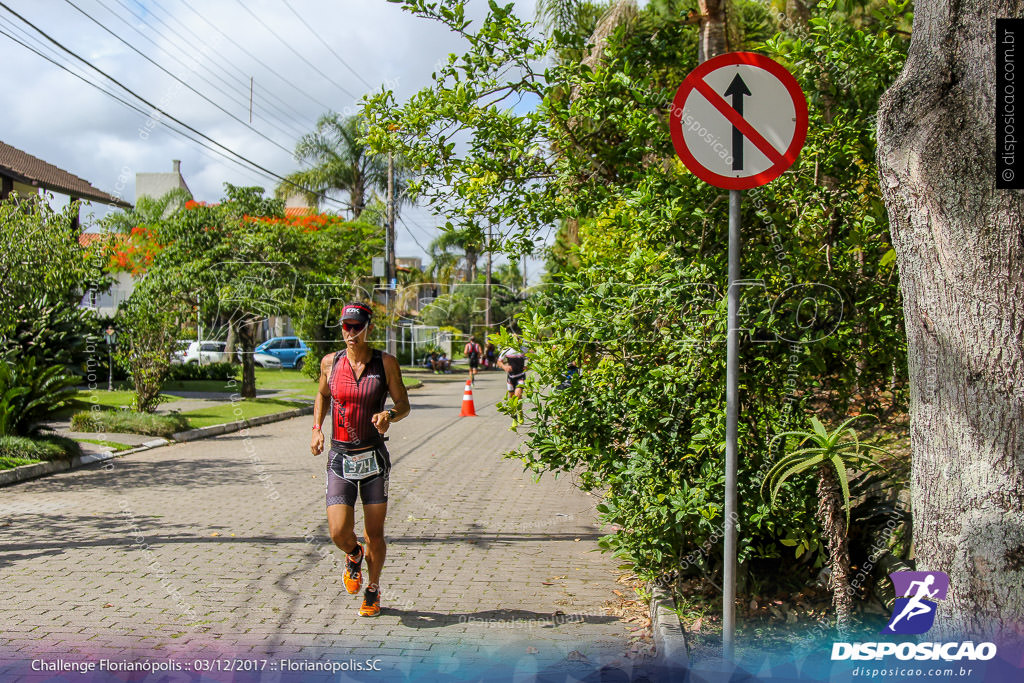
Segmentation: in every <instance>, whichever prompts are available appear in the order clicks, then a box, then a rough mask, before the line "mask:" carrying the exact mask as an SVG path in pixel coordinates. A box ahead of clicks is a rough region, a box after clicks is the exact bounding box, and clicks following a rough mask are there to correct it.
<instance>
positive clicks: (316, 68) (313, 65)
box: [235, 0, 359, 100]
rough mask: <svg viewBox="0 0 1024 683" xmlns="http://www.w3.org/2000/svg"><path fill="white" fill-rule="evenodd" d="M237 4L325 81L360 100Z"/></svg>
mask: <svg viewBox="0 0 1024 683" xmlns="http://www.w3.org/2000/svg"><path fill="white" fill-rule="evenodd" d="M235 2H237V3H238V6H239V7H241V8H242V9H244V10H245V11H246V12H248V13H249V16H251V17H252V18H253V19H255V20H256V21H258V22H259V23H260V26H262V27H263V28H265V29H267V31H268V32H269V33H270V35H272V36H274V37H275V38H277V41H278V42H279V43H281V44H282V45H284V46H285V47H286V48H288V49H289V50H291V52H292V54H294V55H295V56H296V57H298V58H299V59H301V60H302V61H303V62H305V63H306V64H307V65H308V66H309V68H311V69H313V71H316V72H317V73H318V74H320V75H321V76H323V77H324V79H326V80H327V82H328V83H330V84H332V85H333V86H334V87H335V88H337V89H338V90H340V91H341V92H343V93H345V94H346V95H348V96H349V97H351V98H352V99H353V100H358V99H359V98H358V97H357V96H356V95H354V94H353V93H352V92H351V91H350V90H349V89H348V88H346V87H345V86H343V85H341V84H340V83H338V82H337V81H335V80H334V79H333V78H331V77H330V76H328V75H327V74H325V73H324V72H323V71H321V70H320V68H319V67H318V66H317V65H316V64H314V63H313V62H311V61H309V60H308V59H306V58H305V57H303V56H302V54H301V53H299V51H298V50H296V49H295V48H294V47H292V46H291V45H289V44H288V41H286V40H285V39H284V38H282V37H281V36H279V35H278V34H277V33H275V32H274V29H272V28H270V27H269V26H267V23H266V22H265V21H263V20H262V19H260V17H259V15H258V14H256V13H255V12H253V11H252V10H251V9H249V8H248V7H246V6H245V4H244V3H242V0H235Z"/></svg>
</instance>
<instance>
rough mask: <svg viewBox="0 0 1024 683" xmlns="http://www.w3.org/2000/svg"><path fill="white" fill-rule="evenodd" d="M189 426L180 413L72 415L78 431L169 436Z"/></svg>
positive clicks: (73, 428)
mask: <svg viewBox="0 0 1024 683" xmlns="http://www.w3.org/2000/svg"><path fill="white" fill-rule="evenodd" d="M188 428H189V424H188V420H187V419H186V418H185V417H183V416H182V415H181V414H180V413H171V414H170V415H156V414H150V413H135V412H131V411H127V410H87V411H84V412H81V413H75V414H74V415H72V416H71V429H72V430H73V431H76V432H110V433H114V434H147V435H150V436H164V437H168V436H170V435H172V434H174V433H175V432H180V431H184V430H186V429H188Z"/></svg>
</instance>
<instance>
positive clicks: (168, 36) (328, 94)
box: [0, 0, 535, 255]
mask: <svg viewBox="0 0 1024 683" xmlns="http://www.w3.org/2000/svg"><path fill="white" fill-rule="evenodd" d="M242 1H243V2H245V4H246V6H247V7H249V8H251V9H252V10H253V12H255V13H256V14H257V15H258V16H259V17H260V18H261V19H262V20H263V21H264V22H265V23H266V24H267V25H269V26H270V27H271V28H273V30H274V31H275V33H276V34H277V35H279V36H280V37H281V38H282V39H283V40H284V41H285V42H286V43H287V45H290V46H291V47H292V48H294V49H295V50H296V51H298V52H299V53H300V54H302V55H303V56H304V57H305V58H306V59H308V60H309V61H311V62H313V63H314V64H316V65H317V67H318V68H319V69H320V70H322V71H323V72H325V73H326V74H327V75H328V76H329V77H330V78H331V80H334V81H337V82H338V83H339V84H341V85H342V86H344V87H345V88H346V89H347V90H349V91H351V92H352V93H354V94H355V95H360V96H361V95H362V94H364V93H365V92H367V91H368V90H370V89H369V88H367V87H366V85H365V84H364V83H363V82H361V80H360V79H359V78H358V77H357V76H356V75H354V74H353V73H352V72H351V71H350V70H349V69H348V68H346V67H345V66H344V65H343V64H342V63H341V62H339V61H338V59H337V58H336V57H335V56H334V55H332V54H331V52H330V51H329V50H328V49H327V48H325V47H324V45H323V44H322V43H321V42H320V41H319V40H318V39H317V38H316V37H315V36H313V35H312V34H311V33H310V31H309V30H308V29H307V28H306V27H305V26H303V25H302V23H301V22H300V21H299V20H298V19H296V17H295V16H294V15H293V14H292V13H291V11H290V10H289V9H288V7H287V6H285V4H284V3H283V2H279V1H274V2H271V1H270V0H256V1H252V0H242ZM73 2H75V4H77V5H78V6H79V7H81V8H82V9H83V10H84V11H86V12H88V13H89V14H90V15H92V16H93V17H95V18H96V19H97V20H99V21H100V22H101V23H103V24H104V25H105V26H106V27H108V28H109V29H110V30H111V31H114V32H115V33H117V34H118V35H119V36H121V37H122V38H124V39H125V40H127V41H128V42H130V43H132V44H133V45H135V46H136V47H137V48H139V49H140V50H141V51H142V52H144V53H146V54H147V55H149V56H150V57H151V58H152V59H154V60H155V61H156V62H158V63H159V64H160V65H161V66H163V67H164V68H166V69H167V70H169V71H171V72H173V73H175V74H177V75H178V76H179V77H181V78H182V80H184V81H185V82H187V83H188V84H189V85H190V86H192V87H194V88H195V89H196V90H199V91H200V92H202V93H203V94H205V95H206V96H207V97H209V98H210V99H213V100H214V101H216V102H218V103H220V104H221V105H222V106H223V107H224V108H225V109H227V110H228V111H230V112H231V113H232V114H234V115H235V116H237V117H238V118H241V119H243V120H244V121H248V115H249V113H248V91H249V81H248V78H247V76H250V75H251V76H253V77H254V79H255V95H256V102H257V112H256V114H257V116H258V117H261V118H262V119H264V120H262V121H261V120H260V119H259V118H258V119H257V120H256V121H255V125H256V127H257V128H258V129H259V130H260V131H261V132H263V133H264V134H266V135H267V136H268V137H270V138H272V139H273V140H275V141H276V142H277V143H279V144H280V145H282V146H283V147H284V148H285V150H291V149H293V147H294V144H295V140H296V139H297V137H298V135H300V134H302V133H305V132H308V131H309V130H311V129H312V127H313V125H314V122H315V121H316V119H317V117H318V116H319V115H320V114H322V113H323V109H324V108H323V107H322V106H321V105H320V104H317V103H315V102H313V101H312V100H311V99H310V97H307V96H305V95H303V93H306V94H308V95H309V96H311V97H312V98H314V99H316V100H319V102H321V103H322V104H326V105H329V106H330V107H332V108H335V109H337V110H344V109H345V108H346V107H352V106H354V105H355V101H354V100H353V98H352V97H350V96H348V95H346V94H345V93H343V92H341V90H339V89H338V88H337V87H335V86H334V85H332V84H330V83H329V82H327V81H326V80H325V79H324V78H323V77H322V76H321V75H319V74H317V73H316V71H315V70H314V69H312V68H311V67H309V66H308V65H307V64H305V63H304V62H303V61H302V60H301V59H299V58H298V57H296V56H295V54H293V53H292V51H291V50H290V49H289V48H288V47H287V46H286V45H285V44H282V42H280V41H279V40H277V39H276V38H275V37H274V36H272V35H271V34H270V33H268V31H267V30H266V29H265V28H264V27H263V26H261V25H260V24H259V23H258V22H257V21H256V20H255V19H254V18H253V17H252V16H250V15H249V14H248V13H247V12H245V10H244V9H243V8H242V7H241V6H240V4H239V3H238V2H237V1H236V0H160V1H159V2H157V1H156V0H125V5H128V6H129V7H131V8H133V9H134V10H135V11H136V12H137V13H138V14H140V15H141V16H142V19H143V20H144V21H143V20H140V19H138V18H136V17H134V16H132V15H131V14H129V13H128V11H126V10H125V9H124V7H123V6H122V5H121V4H119V3H118V2H117V0H73ZM289 2H290V4H291V5H292V6H293V7H294V8H295V9H296V11H298V12H300V13H301V15H302V17H303V18H304V19H305V20H306V22H308V23H309V24H310V25H311V26H313V27H314V28H315V29H316V31H317V33H318V34H319V36H320V37H321V38H323V39H324V40H325V41H326V42H327V43H328V44H329V45H330V46H331V48H332V49H333V50H334V51H335V52H337V53H338V54H339V55H341V56H342V57H343V58H344V60H345V61H346V62H347V63H348V64H349V65H350V66H351V67H353V68H354V69H357V70H358V71H359V73H360V75H361V76H362V77H363V79H365V80H366V81H367V82H368V83H370V84H371V85H372V86H373V88H372V89H373V90H377V89H378V88H379V87H380V85H381V84H382V83H385V82H387V83H388V85H389V87H390V88H392V89H394V90H395V92H396V95H397V96H398V97H399V99H404V98H407V97H408V96H410V95H411V94H413V93H414V92H416V91H417V90H419V89H420V88H422V87H424V86H426V85H427V84H428V83H429V78H430V73H431V72H432V71H433V70H434V69H435V68H436V65H437V63H438V61H439V60H441V59H444V58H445V57H446V56H447V55H448V53H450V52H457V53H461V52H463V51H464V50H465V43H464V41H462V40H461V39H460V38H458V37H457V36H455V35H453V34H451V33H449V32H448V31H447V30H446V29H445V28H444V27H443V26H441V25H440V24H437V23H432V22H426V21H423V20H419V19H416V18H414V17H412V16H411V15H409V14H407V13H405V12H403V11H402V10H401V8H400V6H399V5H397V4H394V3H390V2H386V1H385V0H289ZM8 4H9V5H10V6H11V7H12V8H13V9H14V10H15V11H16V12H18V13H20V14H22V15H23V16H24V17H25V18H27V19H28V20H30V21H32V22H33V23H35V24H36V25H37V26H38V27H39V28H40V29H42V30H43V31H46V32H47V33H49V34H50V35H51V36H53V38H54V39H56V40H58V41H60V42H61V43H63V44H64V45H65V46H67V47H68V48H69V49H71V50H73V51H75V52H77V53H78V54H80V55H81V56H83V57H84V58H86V59H88V60H90V61H92V62H93V63H94V64H96V66H98V67H99V68H101V69H103V70H104V71H106V72H107V73H109V74H110V75H111V76H113V77H115V78H117V79H118V80H120V81H122V82H123V83H124V84H125V85H127V86H128V87H130V88H132V89H133V90H135V91H136V92H137V93H139V94H140V95H142V96H143V97H145V98H147V99H149V100H150V101H151V102H153V103H157V104H162V105H163V106H164V108H166V110H167V111H168V112H169V113H170V114H172V115H174V116H175V117H177V118H179V119H181V120H182V121H184V122H186V123H188V124H189V125H191V126H193V127H195V128H196V129H198V130H200V131H202V132H203V133H205V134H207V135H209V136H210V137H211V138H214V139H216V140H218V141H220V142H221V143H223V144H224V145H226V146H228V147H230V148H232V149H234V150H236V151H238V152H239V153H241V154H243V155H245V156H246V157H249V158H250V159H252V160H253V161H256V162H257V163H259V164H261V165H263V166H265V167H266V168H269V169H271V170H273V171H274V172H276V173H278V174H280V175H286V174H287V173H290V172H292V171H294V170H296V169H297V167H298V166H297V164H296V163H295V161H294V160H293V159H292V158H291V155H290V154H289V153H288V152H286V151H285V150H282V149H279V148H278V147H276V146H274V145H273V144H271V143H269V142H267V141H266V140H265V139H263V138H261V137H259V136H258V135H256V134H254V133H252V132H251V131H249V130H247V128H246V127H245V126H243V125H242V124H240V123H238V122H235V121H232V120H231V119H230V118H229V117H228V116H226V115H225V114H224V113H223V112H221V111H219V110H218V109H217V108H215V107H213V106H212V105H210V104H209V103H208V102H205V101H203V100H202V99H201V98H200V97H198V96H196V95H194V94H193V93H191V92H189V91H188V90H187V89H184V88H182V87H181V86H180V85H179V84H177V83H176V82H175V81H174V80H173V79H172V78H170V77H169V76H167V75H166V74H164V73H162V72H161V71H160V70H159V69H157V68H156V67H154V66H153V65H152V64H149V63H148V62H146V61H145V60H144V59H143V58H142V57H140V56H139V55H138V54H136V53H134V52H132V51H131V50H130V49H129V48H127V47H125V46H124V45H123V44H122V43H120V42H119V41H117V40H116V39H115V38H114V37H112V36H111V35H110V34H109V33H107V32H105V31H104V30H103V29H102V28H100V27H99V26H97V25H96V24H94V23H93V22H91V21H89V20H88V19H87V18H86V17H84V16H82V15H81V14H80V13H79V12H77V11H76V10H75V9H74V8H73V7H72V6H71V5H70V4H69V3H67V2H65V0H8ZM534 4H535V3H534V0H520V2H519V3H518V6H519V9H520V12H521V13H522V14H524V15H525V16H530V17H532V15H533V9H534ZM104 5H106V6H108V7H110V8H111V9H112V10H114V11H115V12H116V14H117V16H120V17H121V18H123V19H124V20H125V21H127V22H128V24H130V25H131V26H133V27H135V28H137V29H138V31H140V32H141V33H142V34H143V35H145V36H147V37H149V38H150V39H151V40H152V41H153V42H155V43H156V44H157V45H159V46H161V47H162V48H163V49H165V50H166V51H167V52H168V53H170V54H174V55H175V57H176V58H177V59H178V60H181V61H184V62H185V63H186V64H188V65H189V66H194V67H195V69H196V73H188V72H187V71H186V70H185V68H184V67H183V66H182V65H181V64H180V63H179V62H178V61H176V60H175V59H172V58H170V57H168V56H167V54H165V53H164V52H161V51H160V50H158V49H157V48H156V47H154V45H153V43H150V42H147V41H146V40H145V39H144V38H143V37H141V36H140V34H139V33H137V32H136V31H134V30H132V28H129V26H128V25H126V23H124V22H123V21H121V20H119V19H117V18H116V17H115V16H114V15H112V14H111V13H110V12H109V11H108V10H107V9H105V8H104ZM188 5H191V6H192V7H194V8H195V9H197V10H199V11H200V12H202V13H203V17H205V19H206V20H207V21H209V22H210V23H212V24H213V25H214V26H216V27H217V28H219V29H220V30H221V31H223V32H224V33H225V34H227V35H228V36H230V38H231V39H233V40H235V41H237V42H238V43H240V44H242V45H243V46H244V47H245V49H246V50H248V51H249V52H251V53H252V54H253V55H255V56H256V57H257V58H258V59H259V60H260V61H262V62H263V63H264V64H266V65H267V66H269V67H271V68H272V69H273V70H274V71H276V72H278V73H279V74H281V75H282V76H284V77H285V78H286V79H287V80H288V83H285V82H282V81H281V80H280V78H278V77H277V76H275V75H274V74H272V73H271V72H270V71H268V70H267V69H266V68H265V67H264V66H262V65H260V64H259V63H258V62H257V61H256V60H255V59H253V58H252V57H250V56H247V55H246V54H245V53H244V52H243V51H242V50H241V49H239V48H238V47H236V46H235V45H233V44H232V43H231V42H230V41H229V40H227V39H225V38H224V37H222V36H221V35H219V34H218V33H217V32H216V31H214V30H213V29H212V28H211V27H210V26H209V25H208V24H207V23H206V22H205V21H203V19H202V18H200V17H199V16H197V15H196V14H195V13H194V12H193V11H192V10H191V9H190V8H189V7H188ZM469 9H470V12H471V18H477V19H479V18H480V17H482V16H483V13H484V12H485V11H486V9H487V3H486V1H485V0H473V1H472V2H471V3H470V8H469ZM12 25H14V26H16V27H18V30H20V31H24V32H27V33H30V34H31V33H32V31H31V29H28V28H27V27H25V26H24V25H22V24H21V23H20V22H19V21H18V20H17V19H15V18H14V17H13V16H11V15H10V14H8V13H7V12H6V11H5V10H3V9H0V30H3V31H6V32H10V33H15V34H16V35H17V34H18V33H17V31H12V29H11V26H12ZM158 32H159V33H158ZM175 32H176V33H177V34H180V35H175ZM161 34H162V35H161ZM31 42H33V43H36V42H38V43H39V44H41V45H43V46H44V47H41V48H40V49H42V50H43V51H44V52H46V53H48V54H51V53H54V52H55V51H56V48H55V47H54V46H52V45H50V44H48V43H46V42H45V40H44V39H42V38H39V37H38V36H34V37H33V39H32V41H31ZM55 58H56V57H55ZM56 59H57V60H58V61H60V62H62V63H67V62H72V61H73V60H72V59H71V58H70V57H68V56H67V55H63V56H60V57H59V58H56ZM0 64H3V65H4V71H5V86H6V87H4V88H3V89H0V112H4V113H3V114H2V115H0V121H2V126H0V140H3V141H4V142H6V143H8V144H10V145H13V146H15V147H17V148H19V149H21V150H23V151H25V152H28V153H29V154H33V155H35V156H37V157H40V158H41V159H44V160H45V161H47V162H49V163H52V164H54V165H56V166H58V167H60V168H63V169H65V170H67V171H70V172H71V173H74V174H76V175H79V176H81V177H83V178H85V179H86V180H88V181H89V182H91V183H92V184H93V185H95V186H97V187H99V188H100V189H103V190H105V191H107V192H111V193H113V192H115V191H117V190H118V189H120V190H122V192H121V194H122V196H123V197H124V198H126V199H128V200H129V201H132V200H133V199H134V176H133V177H132V178H131V181H130V182H128V183H125V182H124V178H123V176H124V175H125V169H130V170H131V171H132V173H135V172H165V171H169V170H170V168H171V160H172V159H180V160H181V161H182V171H183V174H184V176H185V179H186V182H187V183H188V184H189V187H190V188H191V189H192V191H193V192H194V193H195V195H196V197H197V198H198V199H203V200H207V201H215V200H217V199H219V198H220V197H221V195H222V192H223V184H224V183H225V182H230V183H233V184H236V185H253V184H259V185H263V186H264V187H267V188H268V189H270V188H271V187H273V185H274V181H272V180H268V179H261V178H260V177H259V176H258V175H257V174H255V173H254V172H252V171H244V170H242V169H240V168H239V167H238V166H237V165H235V164H233V163H231V162H228V161H226V160H224V159H223V158H220V157H218V156H217V155H215V154H212V153H211V152H209V151H207V150H204V149H202V148H200V147H199V145H197V144H196V143H194V142H190V141H187V140H185V139H183V138H181V137H180V136H178V135H176V134H173V133H171V132H170V131H168V130H167V129H165V128H163V127H160V126H158V127H155V128H152V129H151V130H148V131H147V130H146V121H147V116H144V115H142V114H140V113H138V112H134V111H131V110H129V109H127V108H126V107H124V106H123V105H122V104H120V103H118V102H116V101H115V100H114V99H112V98H110V97H109V96H107V95H104V94H102V93H100V92H99V91H97V90H96V89H94V88H92V87H90V86H88V85H86V84H85V83H83V82H82V81H80V80H78V79H76V78H74V77H72V76H71V75H70V74H67V73H66V72H64V71H61V70H60V69H58V68H57V67H56V66H54V65H52V64H50V63H48V62H46V61H44V60H42V59H41V58H39V57H38V56H36V55H34V54H32V53H30V52H29V51H28V50H26V49H25V48H24V47H22V46H20V45H17V44H16V43H14V42H13V41H12V40H10V39H9V38H7V37H5V36H0ZM69 68H73V69H74V70H75V71H81V72H83V73H88V75H89V77H90V78H92V79H98V78H99V77H98V75H96V74H95V73H94V72H89V71H88V70H87V69H86V68H85V67H84V66H82V65H81V64H80V63H78V64H75V66H73V67H69ZM200 75H201V76H200ZM204 78H205V79H207V80H208V81H209V83H208V82H204V80H203V79H204ZM211 83H212V85H211ZM275 97H276V98H279V100H276V99H274V98H275ZM143 108H144V109H145V110H146V112H147V114H148V113H149V108H148V107H143ZM279 110H285V114H283V115H282V113H281V112H280V111H279ZM267 119H269V120H272V121H273V122H274V123H275V124H276V125H277V126H279V127H280V128H283V129H284V131H285V132H282V131H281V130H278V129H277V128H275V127H273V126H270V125H268V124H267V123H266V120H267ZM140 129H141V130H142V131H143V134H142V135H140ZM94 210H95V213H96V214H102V213H105V212H106V210H105V209H103V208H102V207H99V206H95V207H94ZM407 215H408V216H409V217H410V218H411V219H413V220H415V221H416V223H418V224H419V225H420V226H421V227H420V228H418V229H417V228H415V227H414V228H413V230H414V231H416V232H417V239H418V240H419V241H420V243H422V244H423V246H426V245H427V243H428V242H429V240H430V239H431V238H432V237H433V236H434V235H433V234H432V233H431V232H430V228H432V227H434V226H436V225H437V224H438V222H439V221H438V220H437V219H434V218H432V217H430V216H429V214H428V213H427V212H426V211H423V210H417V209H414V210H412V211H409V210H407ZM441 222H443V221H441ZM398 233H399V237H398V240H397V242H398V244H397V247H398V251H399V253H400V254H402V255H405V254H411V255H412V254H415V255H423V254H422V252H421V250H420V248H419V247H418V246H416V244H415V243H414V242H413V240H412V239H411V238H409V237H408V235H407V234H406V231H405V230H404V229H403V228H402V227H401V226H400V227H399V229H398Z"/></svg>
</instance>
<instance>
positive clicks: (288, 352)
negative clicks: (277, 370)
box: [256, 337, 309, 370]
mask: <svg viewBox="0 0 1024 683" xmlns="http://www.w3.org/2000/svg"><path fill="white" fill-rule="evenodd" d="M256 351H257V352H259V353H269V354H270V355H271V356H274V357H275V358H279V359H280V360H281V367H283V368H295V369H296V370H301V369H302V365H303V363H305V362H306V354H307V353H309V347H308V346H306V344H305V343H304V342H303V341H302V340H301V339H299V338H298V337H274V338H273V339H268V340H267V341H265V342H263V343H262V344H260V345H259V346H257V347H256Z"/></svg>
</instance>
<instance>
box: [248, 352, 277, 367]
mask: <svg viewBox="0 0 1024 683" xmlns="http://www.w3.org/2000/svg"><path fill="white" fill-rule="evenodd" d="M252 362H253V363H255V364H256V367H258V368H279V367H281V359H280V358H277V357H276V356H271V355H270V354H269V353H260V352H259V351H257V352H256V353H254V354H252Z"/></svg>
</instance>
